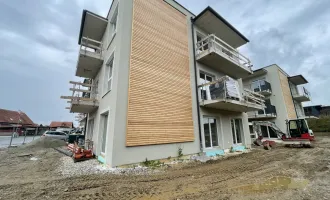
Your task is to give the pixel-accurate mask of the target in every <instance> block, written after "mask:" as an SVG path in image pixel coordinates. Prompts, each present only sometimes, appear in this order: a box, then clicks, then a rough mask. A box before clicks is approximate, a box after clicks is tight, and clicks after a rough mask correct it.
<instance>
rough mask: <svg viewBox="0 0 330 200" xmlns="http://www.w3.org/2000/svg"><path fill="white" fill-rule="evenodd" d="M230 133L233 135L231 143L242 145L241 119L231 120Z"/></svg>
mask: <svg viewBox="0 0 330 200" xmlns="http://www.w3.org/2000/svg"><path fill="white" fill-rule="evenodd" d="M231 131H232V134H233V143H234V144H241V143H242V135H243V134H242V131H243V130H242V119H232V120H231Z"/></svg>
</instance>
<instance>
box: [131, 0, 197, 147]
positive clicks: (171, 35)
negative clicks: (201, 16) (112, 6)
mask: <svg viewBox="0 0 330 200" xmlns="http://www.w3.org/2000/svg"><path fill="white" fill-rule="evenodd" d="M191 98H192V97H191V86H190V71H189V49H188V23H187V19H186V16H185V15H183V14H182V13H180V12H179V11H177V10H176V9H175V8H173V7H171V6H170V5H168V4H167V3H166V2H164V1H163V0H134V4H133V30H132V46H131V58H130V78H129V99H128V114H127V135H126V146H138V145H151V144H165V143H176V142H188V141H193V140H194V127H193V120H192V99H191Z"/></svg>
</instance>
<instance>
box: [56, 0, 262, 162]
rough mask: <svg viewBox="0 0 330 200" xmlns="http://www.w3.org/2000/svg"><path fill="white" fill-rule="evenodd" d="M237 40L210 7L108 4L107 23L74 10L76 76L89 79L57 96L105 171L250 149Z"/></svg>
mask: <svg viewBox="0 0 330 200" xmlns="http://www.w3.org/2000/svg"><path fill="white" fill-rule="evenodd" d="M247 42H249V40H248V39H247V38H246V37H245V36H244V35H243V34H241V33H240V32H239V31H238V30H237V29H235V28H234V27H233V26H232V25H231V24H230V23H229V22H227V21H226V20H225V19H224V18H222V17H221V16H220V15H219V14H218V13H217V12H216V11H214V10H213V9H212V8H210V7H207V8H206V9H204V10H203V11H202V12H201V13H200V14H198V15H196V16H195V15H194V14H193V13H191V12H190V11H189V10H187V9H186V8H184V7H183V6H182V5H180V4H178V3H177V2H176V1H174V0H125V1H118V0H114V1H113V2H112V5H111V8H110V10H109V13H108V15H107V17H102V16H99V15H97V14H95V13H92V12H90V11H87V10H84V11H83V14H82V22H81V28H80V34H79V38H78V44H79V45H80V51H79V58H78V62H77V69H76V76H79V77H83V78H88V79H90V80H91V81H90V82H89V83H86V82H73V81H71V83H72V84H73V87H72V88H70V90H71V91H72V92H73V94H72V96H62V97H61V98H63V99H70V100H71V101H70V107H69V109H70V112H75V113H86V114H87V119H88V120H87V121H88V122H87V128H86V130H87V132H86V139H90V140H93V141H94V153H95V154H96V156H98V159H99V160H100V161H101V162H105V163H106V164H108V165H110V166H119V165H124V164H130V163H138V162H141V161H143V160H145V159H146V158H147V159H151V160H153V159H161V158H167V157H169V156H171V157H176V156H178V152H179V151H180V149H182V153H183V154H184V155H190V154H196V153H199V152H205V153H206V154H207V155H216V154H220V153H222V152H223V151H224V150H225V151H228V150H229V149H230V148H232V147H234V148H236V147H241V146H245V147H250V146H251V138H250V134H249V127H248V116H247V114H246V112H248V111H257V110H260V109H263V108H264V103H263V102H264V100H263V96H262V95H260V94H258V93H255V92H253V91H251V90H248V89H244V88H243V82H242V78H246V77H248V76H249V75H250V74H253V70H252V69H251V66H252V63H251V61H250V60H249V59H248V58H247V57H246V56H244V55H242V54H241V53H239V51H238V48H239V47H241V46H242V45H244V44H246V43H247ZM83 93H90V95H89V96H86V95H83Z"/></svg>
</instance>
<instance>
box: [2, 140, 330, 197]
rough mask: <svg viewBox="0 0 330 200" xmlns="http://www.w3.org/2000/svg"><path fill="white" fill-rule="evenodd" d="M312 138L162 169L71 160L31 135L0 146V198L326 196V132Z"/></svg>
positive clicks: (329, 173)
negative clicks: (23, 142)
mask: <svg viewBox="0 0 330 200" xmlns="http://www.w3.org/2000/svg"><path fill="white" fill-rule="evenodd" d="M317 140H318V141H317V142H316V144H315V146H316V147H315V148H284V147H281V146H278V147H277V148H275V149H272V150H270V151H266V150H263V149H256V150H253V151H251V152H250V153H245V154H240V155H235V156H230V157H226V158H222V159H219V160H208V161H206V162H205V163H202V162H199V161H195V162H189V163H180V164H176V165H172V167H168V168H165V169H164V170H163V169H161V171H160V173H159V172H157V173H144V170H146V171H148V170H150V169H127V170H128V171H129V170H133V172H132V173H130V172H129V173H126V172H125V173H122V172H121V169H119V170H118V169H111V168H106V167H103V166H102V165H99V164H98V163H97V162H96V161H95V160H89V161H85V162H79V163H75V164H74V163H73V162H72V160H71V159H70V158H68V157H66V156H64V155H63V154H60V153H59V152H57V151H55V150H54V149H52V148H47V147H48V146H52V145H48V144H47V142H43V144H39V143H35V144H34V145H31V146H30V147H27V146H26V147H25V148H23V147H18V148H17V149H6V150H1V151H0V160H1V162H0V199H6V200H7V199H15V200H16V199H42V200H45V199H84V200H85V199H181V200H182V199H226V200H231V199H232V200H241V199H251V200H252V199H253V200H265V199H270V200H273V199H279V200H285V199H290V200H312V199H317V200H320V199H322V200H323V199H330V137H317ZM57 145H60V144H56V145H54V146H57ZM32 158H33V159H32ZM35 158H36V159H35ZM70 168H71V169H72V172H71V171H68V170H67V169H70ZM59 169H62V170H59ZM134 170H135V171H134ZM139 170H140V171H142V173H141V174H140V175H137V174H139V173H140V172H139ZM157 170H158V169H157ZM81 171H82V172H81ZM122 174H125V175H122Z"/></svg>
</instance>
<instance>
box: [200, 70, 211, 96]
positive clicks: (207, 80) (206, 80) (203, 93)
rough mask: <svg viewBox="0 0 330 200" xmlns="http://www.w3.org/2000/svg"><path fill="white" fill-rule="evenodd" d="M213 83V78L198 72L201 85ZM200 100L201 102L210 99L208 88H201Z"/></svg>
mask: <svg viewBox="0 0 330 200" xmlns="http://www.w3.org/2000/svg"><path fill="white" fill-rule="evenodd" d="M212 81H213V77H212V76H210V75H207V74H206V73H204V72H200V73H199V83H200V84H201V85H202V84H206V83H210V82H212ZM200 90H201V99H203V100H209V99H211V94H210V86H209V85H207V86H204V87H201V89H200Z"/></svg>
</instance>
